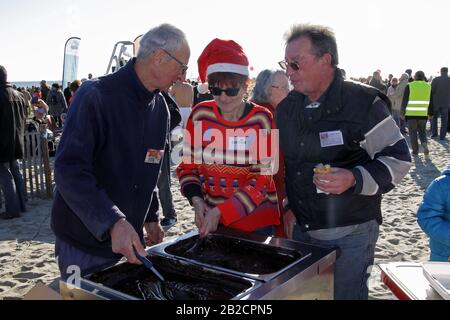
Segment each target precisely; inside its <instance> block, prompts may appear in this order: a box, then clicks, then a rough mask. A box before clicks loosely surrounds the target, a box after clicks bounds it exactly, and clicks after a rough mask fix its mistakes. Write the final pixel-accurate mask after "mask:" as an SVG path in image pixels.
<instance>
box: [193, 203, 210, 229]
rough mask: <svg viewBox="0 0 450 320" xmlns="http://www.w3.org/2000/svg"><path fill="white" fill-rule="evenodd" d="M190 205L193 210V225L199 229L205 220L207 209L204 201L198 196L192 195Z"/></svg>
mask: <svg viewBox="0 0 450 320" xmlns="http://www.w3.org/2000/svg"><path fill="white" fill-rule="evenodd" d="M192 205H193V206H194V212H195V225H196V226H197V228H198V229H201V227H202V226H203V223H204V220H205V213H206V210H208V207H207V206H206V203H205V201H204V200H203V199H202V198H200V197H196V196H195V197H192Z"/></svg>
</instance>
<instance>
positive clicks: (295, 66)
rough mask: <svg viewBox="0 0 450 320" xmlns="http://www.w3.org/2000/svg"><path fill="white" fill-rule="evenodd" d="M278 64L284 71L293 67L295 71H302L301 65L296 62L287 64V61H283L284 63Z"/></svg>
mask: <svg viewBox="0 0 450 320" xmlns="http://www.w3.org/2000/svg"><path fill="white" fill-rule="evenodd" d="M278 64H279V65H280V67H281V69H283V70H287V68H288V67H291V69H292V70H294V71H298V70H300V64H299V63H298V62H295V61H291V62H287V61H286V60H283V61H280V62H278Z"/></svg>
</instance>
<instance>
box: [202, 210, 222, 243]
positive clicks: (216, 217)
mask: <svg viewBox="0 0 450 320" xmlns="http://www.w3.org/2000/svg"><path fill="white" fill-rule="evenodd" d="M220 217H221V214H220V210H219V208H217V207H214V208H213V209H211V210H208V211H206V213H205V219H204V221H203V224H202V227H201V228H200V237H201V238H203V237H206V236H207V235H208V233H210V232H214V231H216V230H217V227H218V225H219V221H220Z"/></svg>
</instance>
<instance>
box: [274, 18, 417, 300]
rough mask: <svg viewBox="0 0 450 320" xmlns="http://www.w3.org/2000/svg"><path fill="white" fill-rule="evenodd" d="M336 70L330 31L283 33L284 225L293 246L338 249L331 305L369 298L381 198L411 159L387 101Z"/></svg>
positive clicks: (279, 109) (279, 110)
mask: <svg viewBox="0 0 450 320" xmlns="http://www.w3.org/2000/svg"><path fill="white" fill-rule="evenodd" d="M337 65H338V52H337V44H336V39H335V37H334V33H333V32H332V31H331V30H330V29H329V28H327V27H323V26H311V25H299V26H295V27H294V28H293V29H292V30H291V32H290V33H289V34H288V36H287V45H286V51H285V60H284V61H281V62H280V66H281V67H282V68H284V69H285V70H286V73H287V75H288V76H289V79H290V81H291V83H292V85H293V87H294V90H293V91H291V92H290V93H289V95H288V96H287V97H286V98H285V99H284V100H283V101H281V103H280V104H279V105H278V107H277V109H276V121H277V127H278V128H279V132H280V145H281V149H282V151H283V153H284V156H285V159H284V160H285V170H286V174H285V179H286V194H287V200H288V201H287V205H288V207H289V209H290V210H287V211H286V214H285V216H284V223H285V224H290V226H287V228H286V229H288V230H292V229H294V234H293V235H292V233H291V234H288V236H291V237H293V238H294V239H296V240H300V241H304V242H309V243H311V244H316V245H320V246H325V247H339V248H340V256H339V257H338V259H337V261H336V267H335V273H334V298H335V299H367V298H368V287H367V284H366V281H367V279H368V276H369V274H370V269H369V267H370V266H371V265H373V262H374V251H375V245H376V242H377V238H378V232H379V224H381V220H382V217H381V195H382V194H383V193H386V192H388V191H390V190H391V189H392V188H394V186H395V185H397V184H398V183H400V181H401V180H402V178H403V177H404V176H405V175H406V173H407V172H408V170H409V168H410V166H411V156H410V154H409V150H408V146H407V144H406V141H405V138H404V137H403V136H402V135H401V133H400V129H399V128H398V127H397V125H396V124H395V121H394V120H393V119H392V117H391V115H390V112H389V106H390V105H389V100H388V99H387V97H386V96H385V95H384V94H383V93H381V92H380V91H379V90H377V89H375V88H372V87H369V86H364V85H361V84H356V83H353V82H351V81H346V80H344V79H343V78H342V75H341V72H340V70H339V69H338V68H337ZM327 165H328V166H329V167H328V166H327ZM284 202H285V203H286V201H284ZM295 223H296V226H295V227H292V225H293V224H295Z"/></svg>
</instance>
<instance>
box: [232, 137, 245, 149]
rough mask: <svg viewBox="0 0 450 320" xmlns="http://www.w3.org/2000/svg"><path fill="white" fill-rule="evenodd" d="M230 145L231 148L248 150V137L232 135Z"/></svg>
mask: <svg viewBox="0 0 450 320" xmlns="http://www.w3.org/2000/svg"><path fill="white" fill-rule="evenodd" d="M228 146H229V149H230V150H236V151H238V150H247V149H248V148H247V138H246V137H230V138H229V139H228Z"/></svg>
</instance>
